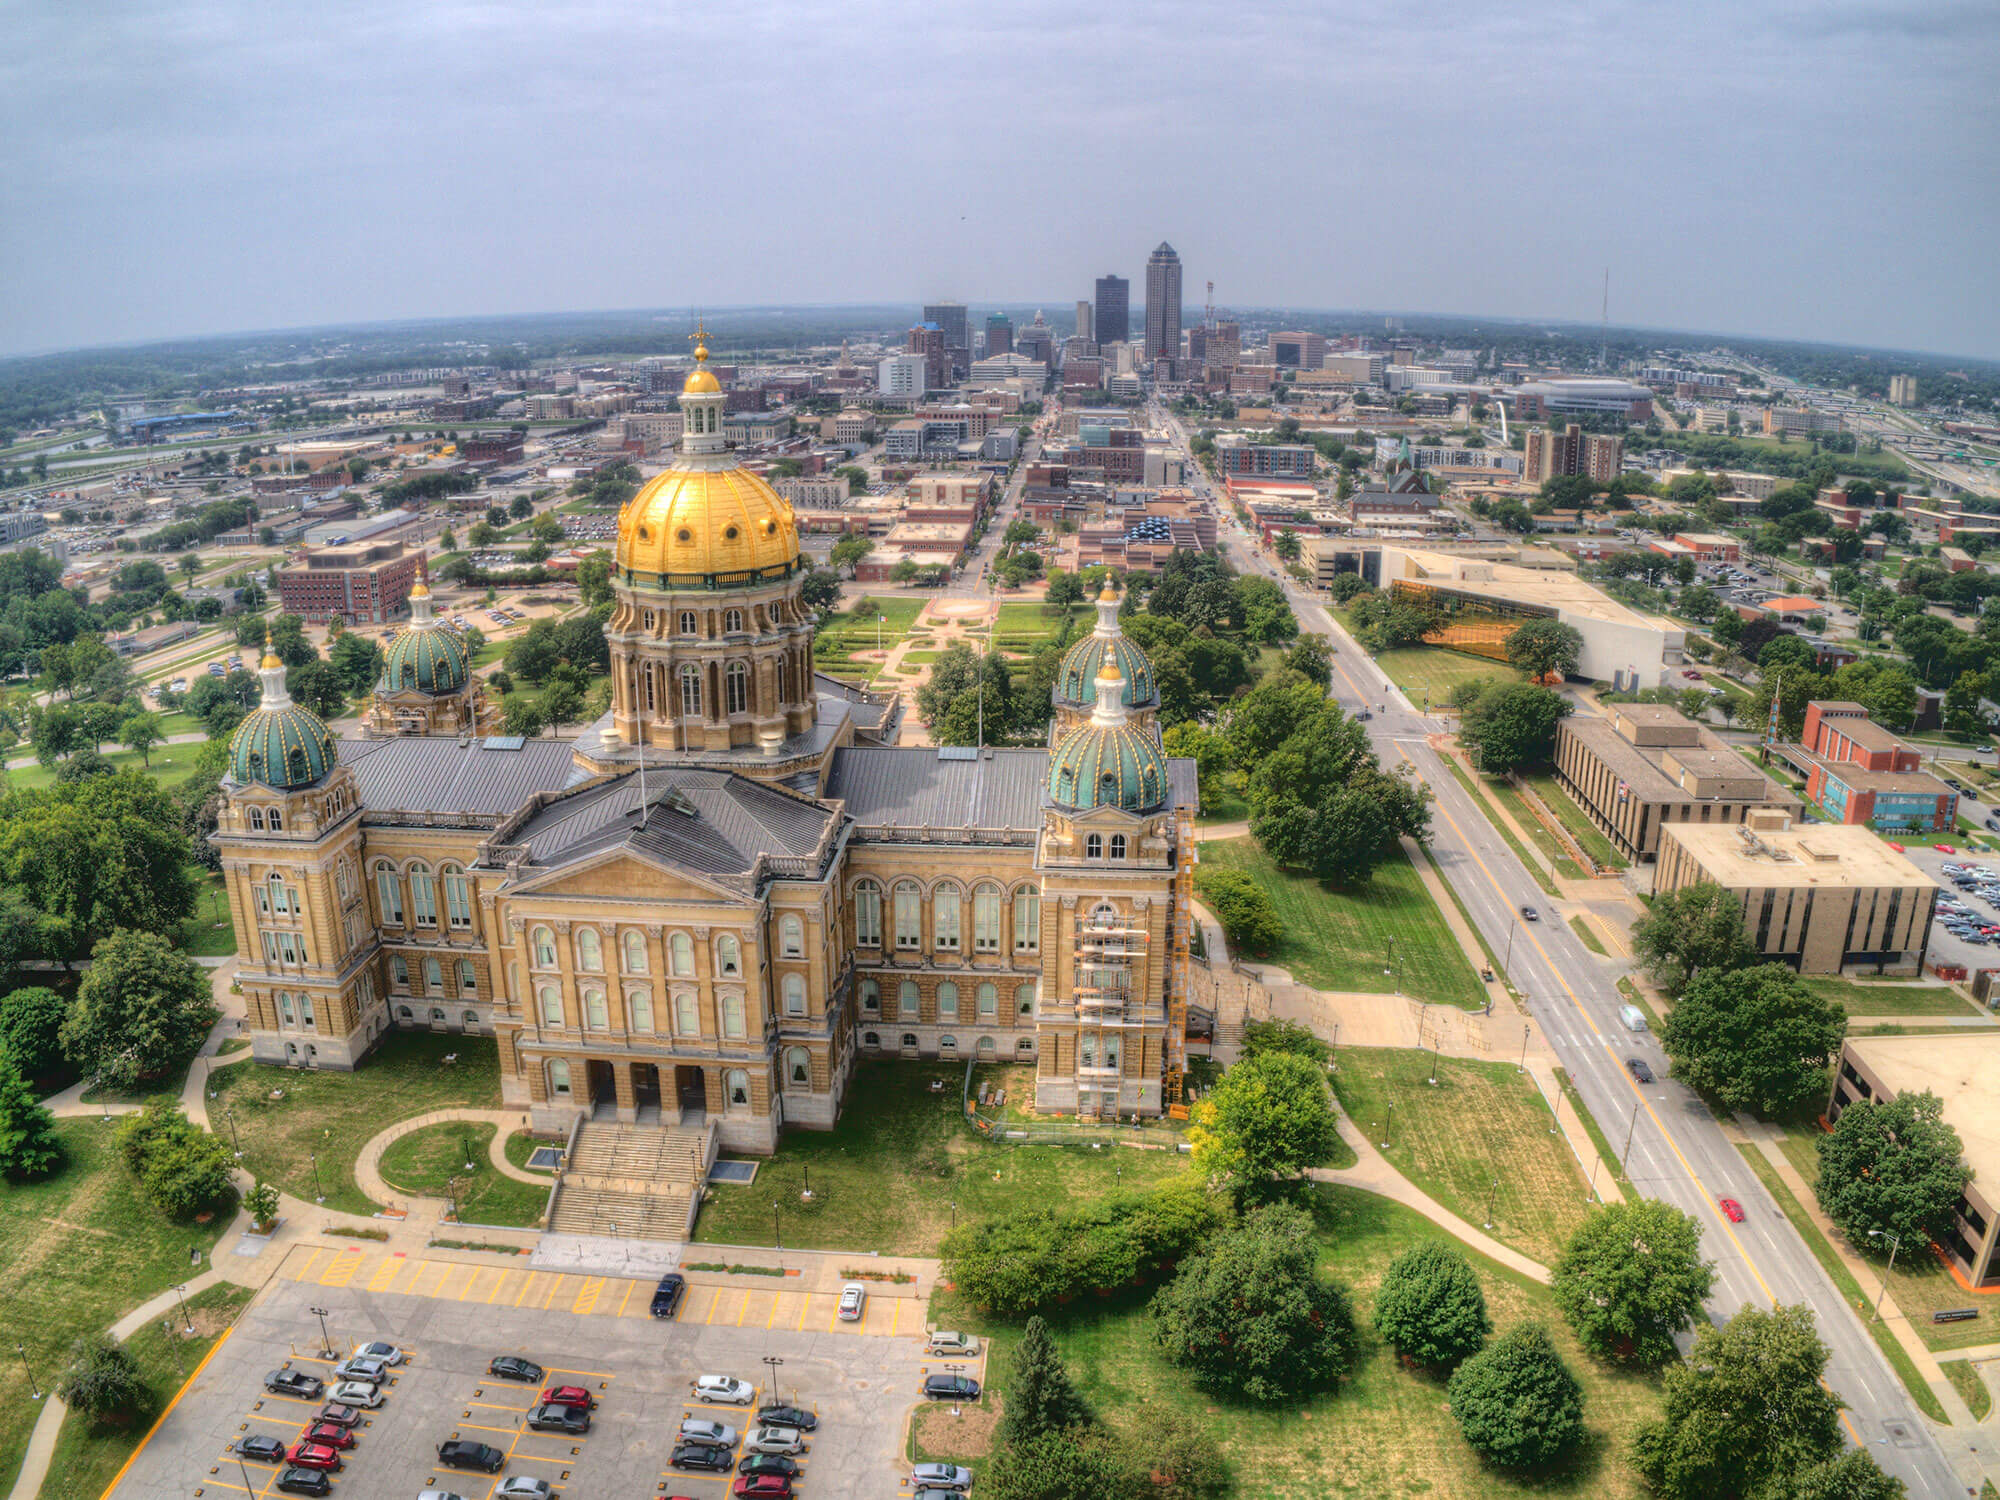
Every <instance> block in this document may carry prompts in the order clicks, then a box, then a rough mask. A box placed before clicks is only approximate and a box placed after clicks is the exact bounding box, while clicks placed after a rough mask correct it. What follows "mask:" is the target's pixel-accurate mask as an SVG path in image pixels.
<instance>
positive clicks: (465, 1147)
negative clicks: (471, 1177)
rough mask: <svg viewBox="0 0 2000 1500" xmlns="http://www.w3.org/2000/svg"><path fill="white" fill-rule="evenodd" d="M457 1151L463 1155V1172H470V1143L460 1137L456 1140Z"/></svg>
mask: <svg viewBox="0 0 2000 1500" xmlns="http://www.w3.org/2000/svg"><path fill="white" fill-rule="evenodd" d="M458 1149H459V1150H460V1151H461V1152H463V1153H464V1155H465V1170H466V1171H468V1172H470V1171H471V1170H472V1143H471V1142H470V1141H468V1140H466V1138H465V1137H464V1136H460V1137H459V1138H458Z"/></svg>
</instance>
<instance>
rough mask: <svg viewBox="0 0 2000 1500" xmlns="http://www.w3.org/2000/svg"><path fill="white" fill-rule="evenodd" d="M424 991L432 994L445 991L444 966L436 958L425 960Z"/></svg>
mask: <svg viewBox="0 0 2000 1500" xmlns="http://www.w3.org/2000/svg"><path fill="white" fill-rule="evenodd" d="M424 991H425V993H427V994H432V995H437V994H442V993H443V992H444V966H443V965H442V964H440V963H439V962H438V961H437V960H436V959H435V958H427V959H425V960H424Z"/></svg>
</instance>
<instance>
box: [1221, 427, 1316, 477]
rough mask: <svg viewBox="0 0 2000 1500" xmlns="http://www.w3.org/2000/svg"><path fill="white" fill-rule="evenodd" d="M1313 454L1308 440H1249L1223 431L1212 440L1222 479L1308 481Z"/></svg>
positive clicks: (1237, 433)
mask: <svg viewBox="0 0 2000 1500" xmlns="http://www.w3.org/2000/svg"><path fill="white" fill-rule="evenodd" d="M1315 456H1316V454H1315V450H1314V448H1313V446H1312V445H1311V444H1310V443H1253V442H1251V441H1250V440H1249V439H1248V438H1246V437H1244V436H1243V434H1242V433H1240V432H1225V433H1223V434H1221V435H1220V436H1218V437H1217V438H1216V440H1215V466H1216V471H1217V472H1218V473H1220V474H1221V475H1222V477H1223V478H1224V479H1225V480H1228V479H1232V478H1236V477H1239V476H1243V477H1252V478H1263V479H1303V480H1307V481H1310V480H1311V479H1312V477H1313V459H1314V457H1315Z"/></svg>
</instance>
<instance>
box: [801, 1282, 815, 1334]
mask: <svg viewBox="0 0 2000 1500" xmlns="http://www.w3.org/2000/svg"><path fill="white" fill-rule="evenodd" d="M812 1302H813V1299H812V1293H811V1292H800V1293H799V1327H798V1331H799V1332H800V1333H803V1332H805V1327H806V1314H807V1313H809V1312H811V1311H812Z"/></svg>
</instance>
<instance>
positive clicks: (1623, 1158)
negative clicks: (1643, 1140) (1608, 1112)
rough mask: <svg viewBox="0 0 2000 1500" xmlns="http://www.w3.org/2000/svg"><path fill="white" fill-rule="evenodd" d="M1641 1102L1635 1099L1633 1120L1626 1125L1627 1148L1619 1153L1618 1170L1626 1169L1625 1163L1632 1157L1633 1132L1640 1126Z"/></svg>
mask: <svg viewBox="0 0 2000 1500" xmlns="http://www.w3.org/2000/svg"><path fill="white" fill-rule="evenodd" d="M1641 1102H1642V1101H1639V1100H1634V1101H1633V1103H1632V1121H1631V1123H1630V1124H1628V1125H1627V1126H1626V1127H1625V1149H1624V1150H1623V1151H1620V1152H1619V1153H1618V1170H1619V1171H1621V1172H1623V1171H1625V1170H1626V1168H1625V1163H1626V1162H1628V1161H1630V1160H1631V1158H1632V1132H1633V1131H1635V1130H1637V1129H1638V1128H1639V1106H1640V1103H1641Z"/></svg>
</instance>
